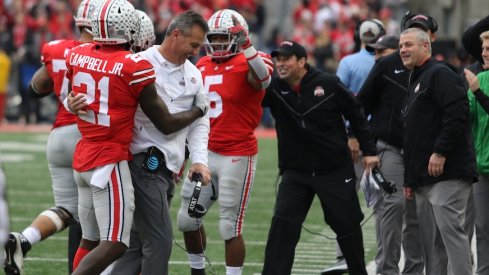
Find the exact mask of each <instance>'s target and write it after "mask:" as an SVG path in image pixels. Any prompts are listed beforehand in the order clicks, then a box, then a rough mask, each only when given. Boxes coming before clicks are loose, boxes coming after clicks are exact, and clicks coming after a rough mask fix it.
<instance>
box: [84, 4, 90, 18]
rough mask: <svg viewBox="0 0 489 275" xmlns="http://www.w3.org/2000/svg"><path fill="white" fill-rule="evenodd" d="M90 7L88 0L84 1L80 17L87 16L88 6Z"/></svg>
mask: <svg viewBox="0 0 489 275" xmlns="http://www.w3.org/2000/svg"><path fill="white" fill-rule="evenodd" d="M89 7H90V0H88V1H87V2H85V7H83V13H82V17H83V18H87V13H88V8H89Z"/></svg>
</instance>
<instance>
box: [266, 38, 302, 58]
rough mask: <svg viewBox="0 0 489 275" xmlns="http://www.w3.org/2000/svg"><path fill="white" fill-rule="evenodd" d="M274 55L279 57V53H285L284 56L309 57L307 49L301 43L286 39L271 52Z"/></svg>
mask: <svg viewBox="0 0 489 275" xmlns="http://www.w3.org/2000/svg"><path fill="white" fill-rule="evenodd" d="M271 55H272V57H277V55H284V56H292V55H295V56H297V57H298V58H302V57H304V58H306V59H307V52H306V49H305V48H304V47H303V46H302V45H301V44H299V43H297V42H294V41H287V40H286V41H284V42H282V43H280V46H279V47H278V48H277V49H275V50H273V51H272V53H271Z"/></svg>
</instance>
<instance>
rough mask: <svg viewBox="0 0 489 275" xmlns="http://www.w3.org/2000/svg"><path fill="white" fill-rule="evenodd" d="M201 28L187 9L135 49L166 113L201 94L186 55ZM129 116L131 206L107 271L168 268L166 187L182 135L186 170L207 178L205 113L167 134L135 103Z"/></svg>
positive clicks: (178, 159)
mask: <svg viewBox="0 0 489 275" xmlns="http://www.w3.org/2000/svg"><path fill="white" fill-rule="evenodd" d="M207 31H208V26H207V22H206V21H205V20H204V19H203V18H202V16H200V15H199V14H197V13H195V12H192V11H187V12H184V13H181V14H180V15H178V16H177V17H176V18H175V19H174V20H173V21H172V22H171V23H170V25H169V26H168V29H167V32H166V38H165V40H164V41H163V43H162V44H161V45H159V46H153V47H151V48H149V49H148V50H146V51H144V52H142V53H141V55H142V56H144V57H145V58H146V59H148V60H149V62H151V64H153V67H154V69H155V73H156V82H155V85H156V89H157V91H158V95H159V96H160V97H161V98H162V99H163V101H164V102H165V103H166V105H167V106H168V110H169V111H170V113H172V114H175V113H178V112H181V111H185V110H188V109H190V108H192V106H193V102H194V98H195V97H196V95H197V94H199V93H202V94H201V95H204V86H203V82H202V76H201V73H200V71H199V70H198V69H197V68H196V67H195V66H194V65H193V64H192V63H191V62H190V61H188V60H187V58H188V57H189V56H195V55H197V54H198V52H199V49H200V47H201V46H202V44H203V42H204V38H205V34H206V33H207ZM134 119H135V127H134V136H133V142H132V144H131V153H132V154H133V156H134V159H133V160H132V161H131V162H130V163H129V166H130V169H131V175H132V180H133V185H134V193H135V194H134V195H135V203H136V209H135V212H134V223H133V227H132V230H131V242H130V246H129V249H128V250H127V251H126V253H125V254H124V255H123V256H122V257H121V258H120V259H119V260H118V261H117V262H116V264H115V265H114V268H113V270H112V274H168V261H169V259H170V253H171V247H172V226H171V219H170V212H169V208H168V206H169V205H168V200H167V190H168V188H170V187H171V186H172V185H173V182H172V181H173V176H174V174H178V173H179V171H180V168H181V166H182V164H183V162H184V159H185V141H186V140H187V141H188V148H189V151H190V160H191V162H192V165H191V167H190V170H189V175H190V176H191V175H192V173H200V174H202V176H203V178H204V184H206V183H207V182H209V181H210V171H209V169H208V168H207V141H208V138H209V117H208V116H207V115H205V116H203V117H201V118H199V119H197V120H195V121H194V122H193V123H192V124H191V125H189V126H187V127H186V128H184V129H182V130H180V131H178V132H175V133H173V134H170V135H163V134H161V133H160V132H159V131H158V130H157V129H156V128H155V126H154V125H153V123H152V122H151V121H150V120H149V119H148V118H147V117H146V115H145V114H144V113H143V111H142V110H141V108H138V110H137V112H136V115H135V118H134Z"/></svg>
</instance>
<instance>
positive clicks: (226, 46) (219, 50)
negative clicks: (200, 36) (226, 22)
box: [204, 32, 241, 61]
mask: <svg viewBox="0 0 489 275" xmlns="http://www.w3.org/2000/svg"><path fill="white" fill-rule="evenodd" d="M213 36H220V37H223V38H224V39H220V41H214V40H216V38H215V37H213ZM204 46H205V49H206V51H207V54H208V55H210V56H211V57H212V59H214V60H216V61H224V60H226V59H228V58H230V57H232V56H234V55H236V54H238V53H240V52H241V50H240V49H239V47H238V45H237V44H236V43H235V42H234V38H232V37H231V34H230V33H229V32H226V33H212V34H207V36H206V39H205V42H204Z"/></svg>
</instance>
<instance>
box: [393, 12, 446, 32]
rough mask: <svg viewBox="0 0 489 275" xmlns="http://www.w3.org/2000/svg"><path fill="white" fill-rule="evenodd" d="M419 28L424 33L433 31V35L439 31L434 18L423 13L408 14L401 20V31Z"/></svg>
mask: <svg viewBox="0 0 489 275" xmlns="http://www.w3.org/2000/svg"><path fill="white" fill-rule="evenodd" d="M413 27H418V28H421V29H423V30H424V31H428V30H430V31H432V32H433V33H434V32H436V31H437V30H438V24H437V23H436V21H435V19H433V17H431V16H428V15H424V14H421V13H407V14H406V15H405V16H404V18H403V19H402V20H401V30H402V31H404V30H405V29H409V28H413Z"/></svg>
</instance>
